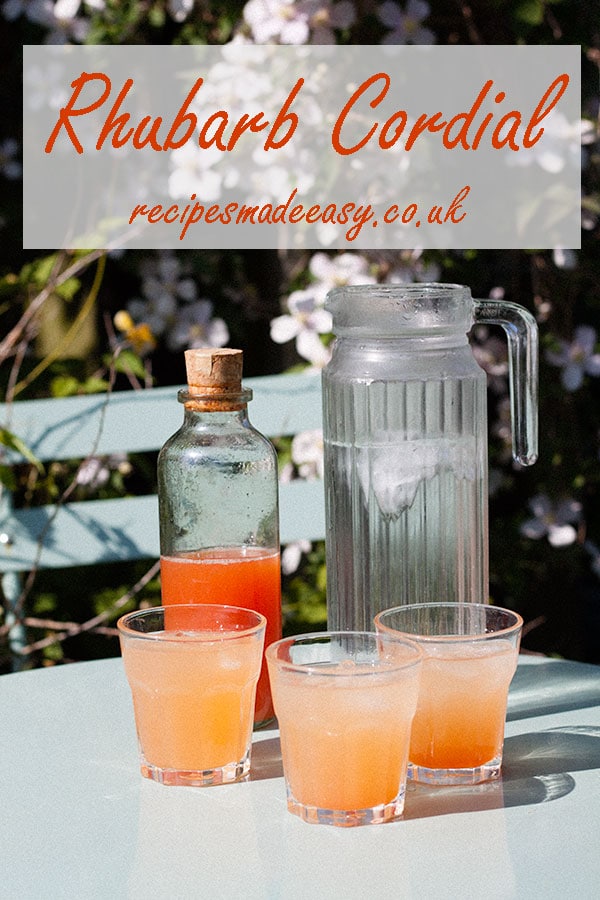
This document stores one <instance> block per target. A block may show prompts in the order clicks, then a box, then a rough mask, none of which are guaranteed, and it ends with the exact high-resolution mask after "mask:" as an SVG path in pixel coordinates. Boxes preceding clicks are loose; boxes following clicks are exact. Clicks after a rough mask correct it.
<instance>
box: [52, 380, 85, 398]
mask: <svg viewBox="0 0 600 900" xmlns="http://www.w3.org/2000/svg"><path fill="white" fill-rule="evenodd" d="M80 387H81V382H79V381H78V379H77V378H75V377H74V376H73V375H57V376H56V377H55V378H53V379H52V382H51V384H50V391H51V392H52V396H53V397H72V396H73V395H74V394H78V393H79V390H80Z"/></svg>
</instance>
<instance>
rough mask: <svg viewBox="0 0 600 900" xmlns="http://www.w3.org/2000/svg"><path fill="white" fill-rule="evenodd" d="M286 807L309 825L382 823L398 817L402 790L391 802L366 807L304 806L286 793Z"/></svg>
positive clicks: (401, 808)
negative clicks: (332, 807)
mask: <svg viewBox="0 0 600 900" xmlns="http://www.w3.org/2000/svg"><path fill="white" fill-rule="evenodd" d="M287 808H288V810H289V811H290V812H291V813H293V814H294V815H295V816H299V818H301V819H302V820H303V821H304V822H308V823H309V824H311V825H337V826H338V827H340V828H352V827H354V826H356V825H382V824H383V823H385V822H393V821H394V820H395V819H398V818H400V816H401V815H402V813H403V811H404V791H402V794H401V795H399V796H398V797H396V799H395V800H392V801H391V803H382V804H380V805H379V806H372V807H369V808H368V809H323V808H321V807H319V806H306V805H305V804H304V803H300V802H299V801H298V800H296V799H295V798H294V797H292V796H291V795H290V794H289V793H288V800H287Z"/></svg>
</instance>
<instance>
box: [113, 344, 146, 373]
mask: <svg viewBox="0 0 600 900" xmlns="http://www.w3.org/2000/svg"><path fill="white" fill-rule="evenodd" d="M115 369H116V371H117V372H124V373H125V374H128V373H130V374H132V375H137V377H138V378H145V377H146V370H145V368H144V363H143V362H142V360H141V359H140V358H139V356H136V354H135V353H134V352H133V350H123V351H122V352H121V353H119V355H118V356H117V358H116V359H115Z"/></svg>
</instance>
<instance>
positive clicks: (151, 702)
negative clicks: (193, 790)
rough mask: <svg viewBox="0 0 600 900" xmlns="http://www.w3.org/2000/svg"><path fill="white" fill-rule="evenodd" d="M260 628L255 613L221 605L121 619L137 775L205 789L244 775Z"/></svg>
mask: <svg viewBox="0 0 600 900" xmlns="http://www.w3.org/2000/svg"><path fill="white" fill-rule="evenodd" d="M265 625H266V619H265V617H264V616H262V615H260V614H259V613H257V612H254V611H252V610H248V609H241V608H239V607H235V606H221V605H218V604H184V605H174V606H169V607H157V608H154V609H145V610H140V611H138V612H134V613H129V614H128V615H126V616H123V617H122V618H121V619H119V621H118V622H117V627H118V629H119V639H120V643H121V652H122V655H123V662H124V665H125V672H126V675H127V679H128V681H129V687H130V689H131V696H132V699H133V707H134V712H135V723H136V729H137V735H138V743H139V750H140V763H141V772H142V775H144V776H145V777H146V778H150V779H152V780H153V781H159V782H161V783H162V784H169V785H193V786H198V787H202V786H204V785H211V784H222V783H224V782H229V781H239V780H240V779H241V778H243V777H244V776H245V775H246V774H247V773H248V771H249V769H250V751H251V740H252V717H253V710H254V700H255V695H256V684H257V681H258V676H259V673H260V667H261V660H262V650H263V644H264V635H265Z"/></svg>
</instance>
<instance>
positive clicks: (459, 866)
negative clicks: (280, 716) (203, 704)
mask: <svg viewBox="0 0 600 900" xmlns="http://www.w3.org/2000/svg"><path fill="white" fill-rule="evenodd" d="M506 735H507V737H506V743H505V753H504V759H505V765H504V775H503V778H502V780H501V781H500V782H497V783H494V784H490V785H482V786H477V787H471V788H425V787H415V786H410V787H409V790H408V793H407V800H406V810H405V816H404V818H403V820H401V821H398V822H394V823H391V824H388V825H383V826H371V827H366V828H353V829H337V828H330V827H327V826H314V825H307V824H305V823H304V822H301V821H300V820H299V819H297V818H296V817H295V816H292V815H290V814H289V813H288V812H287V810H286V806H285V793H284V785H283V778H282V774H281V762H280V757H279V743H278V738H277V732H276V731H265V732H264V733H261V734H258V735H257V736H256V745H255V749H254V755H253V763H254V776H253V779H252V780H251V781H249V782H247V783H243V784H234V785H227V786H224V787H214V788H206V789H201V788H198V789H194V788H172V787H164V786H162V785H158V784H154V783H153V782H149V781H146V780H145V779H143V778H142V777H141V776H140V774H139V770H138V760H137V747H136V739H135V729H134V724H133V713H132V708H131V703H130V698H129V691H128V687H127V683H126V681H125V677H124V674H123V669H122V664H121V661H120V660H119V659H115V660H103V661H99V662H93V663H79V664H76V665H71V666H64V667H60V668H54V669H44V670H36V671H33V672H25V673H22V674H18V675H6V676H2V677H0V773H1V774H0V783H1V787H0V798H1V801H0V842H1V851H0V852H1V854H2V865H1V867H0V897H2V898H7V900H8V898H11V900H21V898H23V900H38V898H49V900H55V898H69V900H75V898H77V900H86V898H111V900H116V898H140V900H142V898H143V900H151V898H169V900H171V898H172V900H187V898H207V900H222V898H223V900H229V898H231V900H241V898H244V900H276V898H283V900H305V898H306V900H309V898H310V900H321V898H327V900H338V898H340V900H341V898H344V900H354V898H357V900H358V898H361V900H363V898H370V897H372V896H374V895H382V896H385V897H389V898H392V900H397V898H405V897H407V898H417V900H429V898H435V900H446V898H460V900H470V898H473V900H481V898H485V900H490V898H520V897H523V898H528V900H529V898H532V897H533V898H544V900H548V898H561V900H563V898H565V897H577V898H578V900H587V898H594V900H596V898H597V897H598V896H600V667H596V666H584V665H580V664H576V663H569V662H559V661H554V660H539V659H535V660H532V659H531V658H526V659H525V660H524V661H523V663H522V664H520V666H519V669H518V671H517V674H516V676H515V679H514V681H513V685H512V688H511V696H510V704H509V714H508V722H507V726H506Z"/></svg>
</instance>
